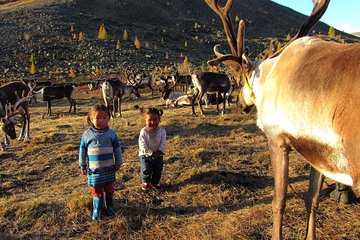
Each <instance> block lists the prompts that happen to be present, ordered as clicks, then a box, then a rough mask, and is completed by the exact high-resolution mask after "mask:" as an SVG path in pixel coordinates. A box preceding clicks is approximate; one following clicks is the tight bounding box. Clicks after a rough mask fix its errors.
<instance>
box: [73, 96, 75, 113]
mask: <svg viewBox="0 0 360 240" xmlns="http://www.w3.org/2000/svg"><path fill="white" fill-rule="evenodd" d="M73 104H74V113H75V112H76V100H75V99H73Z"/></svg>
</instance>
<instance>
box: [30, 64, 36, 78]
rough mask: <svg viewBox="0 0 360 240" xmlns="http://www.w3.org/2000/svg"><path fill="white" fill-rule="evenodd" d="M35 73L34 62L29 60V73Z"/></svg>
mask: <svg viewBox="0 0 360 240" xmlns="http://www.w3.org/2000/svg"><path fill="white" fill-rule="evenodd" d="M35 73H36V69H35V62H31V66H30V74H32V75H34V74H35Z"/></svg>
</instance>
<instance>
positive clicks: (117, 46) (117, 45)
mask: <svg viewBox="0 0 360 240" xmlns="http://www.w3.org/2000/svg"><path fill="white" fill-rule="evenodd" d="M120 47H121V45H120V40H119V39H118V40H117V42H116V49H120Z"/></svg>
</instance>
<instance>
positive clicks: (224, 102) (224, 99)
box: [219, 91, 226, 115]
mask: <svg viewBox="0 0 360 240" xmlns="http://www.w3.org/2000/svg"><path fill="white" fill-rule="evenodd" d="M219 95H220V96H221V93H219ZM223 96H224V97H223V110H222V112H221V114H222V115H224V114H225V111H226V110H225V107H226V92H225V91H224V93H223Z"/></svg>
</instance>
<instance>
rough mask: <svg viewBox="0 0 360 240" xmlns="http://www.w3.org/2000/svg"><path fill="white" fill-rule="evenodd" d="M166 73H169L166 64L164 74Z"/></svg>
mask: <svg viewBox="0 0 360 240" xmlns="http://www.w3.org/2000/svg"><path fill="white" fill-rule="evenodd" d="M168 73H169V69H168V67H167V66H165V67H164V74H165V75H166V74H168Z"/></svg>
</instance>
